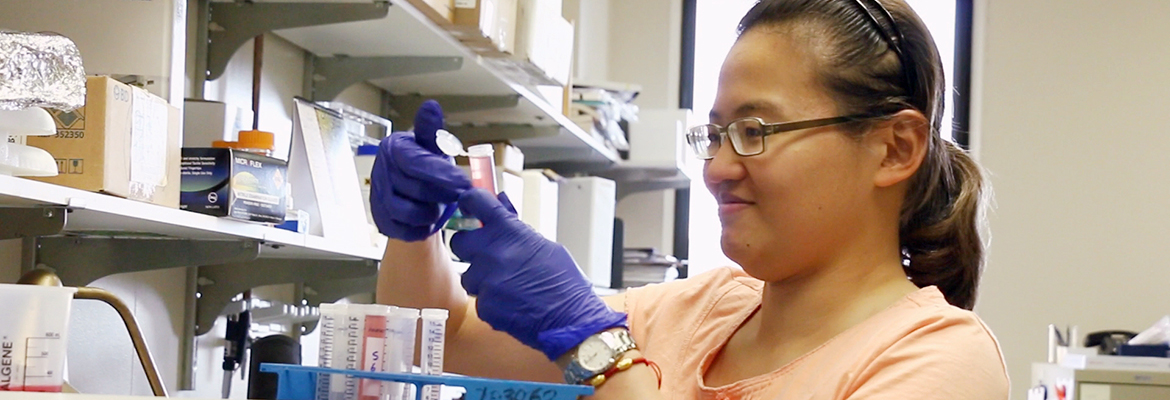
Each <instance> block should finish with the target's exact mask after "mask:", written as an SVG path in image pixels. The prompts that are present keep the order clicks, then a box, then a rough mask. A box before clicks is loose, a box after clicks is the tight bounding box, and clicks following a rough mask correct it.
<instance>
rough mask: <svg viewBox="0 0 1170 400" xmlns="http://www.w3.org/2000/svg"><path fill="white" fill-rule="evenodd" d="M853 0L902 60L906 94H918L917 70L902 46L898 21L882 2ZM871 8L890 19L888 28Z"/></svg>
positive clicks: (911, 96)
mask: <svg viewBox="0 0 1170 400" xmlns="http://www.w3.org/2000/svg"><path fill="white" fill-rule="evenodd" d="M854 1H856V2H857V5H858V6H859V7H861V9H862V10H863V11H865V15H866V16H867V17H869V22H872V23H873V25H874V27H876V28H877V31H878V32H881V35H882V38H884V39H885V40H886V42H887V43H888V44H889V45H890V48H891V49H893V50H894V53H895V54H897V55H898V60H899V61H901V62H902V75H903V77H904V78H905V79H906V92H907V95H908V96H909V97H910V98H911V99H913V98H914V96H916V95H917V94H918V79H917V70H916V69H915V66H914V62H913V61H914V60H911V59H910V53H909V52H907V51H906V50H905V49H904V48H903V47H902V46H903V45H904V44H905V43H906V37H905V36H902V31H900V30H899V29H898V23H897V21H895V20H894V16H893V14H890V10H887V9H886V7H885V6H882V3H881V2H879V1H877V0H854ZM866 3H869V4H872V5H873V7H872V8H871V7H870V6H867V5H866ZM873 9H877V10H878V11H880V12H881V14H882V15H883V16H884V17H885V18H886V20H887V21H890V24H889V26H890V28H889V30H887V29H886V27H885V25H882V23H881V22H880V21H878V17H877V15H874V12H873Z"/></svg>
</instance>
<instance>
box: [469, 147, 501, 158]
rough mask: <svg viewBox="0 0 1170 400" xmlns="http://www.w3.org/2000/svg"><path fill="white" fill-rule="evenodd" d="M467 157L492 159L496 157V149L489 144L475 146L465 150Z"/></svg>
mask: <svg viewBox="0 0 1170 400" xmlns="http://www.w3.org/2000/svg"><path fill="white" fill-rule="evenodd" d="M467 155H468V156H471V157H488V156H493V157H494V156H495V155H496V148H495V147H493V146H492V145H491V144H477V145H475V146H471V147H468V148H467Z"/></svg>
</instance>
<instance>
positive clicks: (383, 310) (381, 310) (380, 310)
mask: <svg viewBox="0 0 1170 400" xmlns="http://www.w3.org/2000/svg"><path fill="white" fill-rule="evenodd" d="M349 311H350V312H352V313H354V314H366V315H385V314H389V313H390V306H387V305H383V304H350V305H349Z"/></svg>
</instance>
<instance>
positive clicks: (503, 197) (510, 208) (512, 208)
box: [496, 192, 520, 215]
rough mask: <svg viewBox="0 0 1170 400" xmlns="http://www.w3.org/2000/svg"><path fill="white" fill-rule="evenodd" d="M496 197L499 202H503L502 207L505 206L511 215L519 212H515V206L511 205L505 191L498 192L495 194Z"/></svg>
mask: <svg viewBox="0 0 1170 400" xmlns="http://www.w3.org/2000/svg"><path fill="white" fill-rule="evenodd" d="M496 199H498V200H500V204H503V205H504V208H506V209H507V210H508V211H511V212H512V215H519V214H520V213H518V212H516V206H514V205H512V200H511V199H509V198H508V194H507V193H504V192H500V194H499V195H498V196H496Z"/></svg>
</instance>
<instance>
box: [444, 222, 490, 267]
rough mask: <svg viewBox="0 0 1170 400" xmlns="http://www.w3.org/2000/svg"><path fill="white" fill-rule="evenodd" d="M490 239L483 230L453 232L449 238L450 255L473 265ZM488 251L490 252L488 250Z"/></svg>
mask: <svg viewBox="0 0 1170 400" xmlns="http://www.w3.org/2000/svg"><path fill="white" fill-rule="evenodd" d="M490 241H491V237H490V236H489V234H488V232H487V231H485V230H484V229H482V228H480V229H475V230H470V231H461V232H455V235H454V236H451V253H454V254H455V256H456V257H459V259H460V260H463V261H465V262H468V263H475V261H477V259H478V257H479V255H480V254H481V253H483V252H484V251H485V250H484V247H485V246H486V244H487V243H488V242H490ZM489 251H490V250H489Z"/></svg>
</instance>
